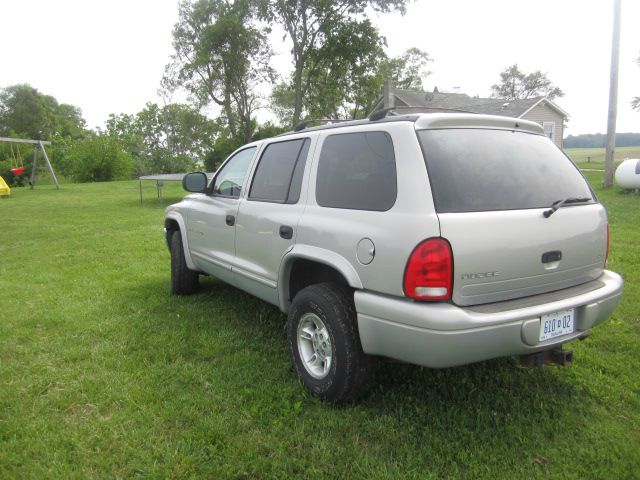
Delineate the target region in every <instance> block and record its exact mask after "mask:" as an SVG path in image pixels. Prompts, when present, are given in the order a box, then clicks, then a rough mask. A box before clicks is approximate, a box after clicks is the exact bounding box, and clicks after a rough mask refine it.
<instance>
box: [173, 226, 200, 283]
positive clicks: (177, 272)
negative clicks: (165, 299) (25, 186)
mask: <svg viewBox="0 0 640 480" xmlns="http://www.w3.org/2000/svg"><path fill="white" fill-rule="evenodd" d="M197 288H198V272H194V271H193V270H190V269H189V267H188V266H187V261H186V260H185V258H184V248H183V247H182V235H181V234H180V231H175V232H173V235H171V293H172V294H173V295H190V294H192V293H193V292H195V291H196V290H197Z"/></svg>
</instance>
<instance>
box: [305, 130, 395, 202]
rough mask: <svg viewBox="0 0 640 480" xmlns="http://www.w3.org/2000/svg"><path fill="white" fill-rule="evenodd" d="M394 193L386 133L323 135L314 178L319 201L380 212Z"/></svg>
mask: <svg viewBox="0 0 640 480" xmlns="http://www.w3.org/2000/svg"><path fill="white" fill-rule="evenodd" d="M396 195H397V181H396V160H395V155H394V152H393V143H392V142H391V137H390V136H389V135H388V134H387V133H385V132H366V133H346V134H341V135H331V136H329V137H327V138H326V140H325V141H324V144H323V145H322V152H321V153H320V160H319V162H318V175H317V180H316V199H317V201H318V204H319V205H321V206H323V207H334V208H350V209H355V210H374V211H381V212H382V211H385V210H389V209H390V208H391V207H392V206H393V204H394V203H395V201H396Z"/></svg>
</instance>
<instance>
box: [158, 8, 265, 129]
mask: <svg viewBox="0 0 640 480" xmlns="http://www.w3.org/2000/svg"><path fill="white" fill-rule="evenodd" d="M254 10H255V5H254V4H252V3H251V2H250V1H236V2H229V1H225V0H198V1H196V2H191V1H183V2H181V3H180V12H179V20H178V23H177V24H176V25H175V27H174V30H173V47H174V54H173V55H172V57H171V62H170V63H169V65H167V67H166V70H165V75H164V78H163V82H162V84H163V87H164V88H165V89H166V90H167V91H174V90H176V89H177V88H184V89H186V90H187V92H189V94H190V95H191V99H192V100H193V101H194V102H195V103H196V105H197V106H204V105H208V104H211V103H213V104H214V105H217V106H219V107H220V108H221V109H222V113H223V115H224V116H225V120H226V123H227V125H228V128H229V130H230V132H231V134H232V135H233V136H236V135H240V137H241V138H243V139H244V140H245V141H249V139H250V138H251V135H252V134H253V131H252V117H253V114H254V112H255V110H256V109H257V108H259V106H260V99H259V97H258V95H257V94H256V93H255V89H256V86H257V85H259V84H260V83H262V82H263V81H265V80H270V79H271V78H272V76H273V70H272V68H271V66H270V65H269V59H270V57H271V49H270V47H269V43H268V41H267V38H266V34H267V32H268V29H266V28H264V27H260V26H258V25H257V24H256V23H255V22H254V21H253V19H254Z"/></svg>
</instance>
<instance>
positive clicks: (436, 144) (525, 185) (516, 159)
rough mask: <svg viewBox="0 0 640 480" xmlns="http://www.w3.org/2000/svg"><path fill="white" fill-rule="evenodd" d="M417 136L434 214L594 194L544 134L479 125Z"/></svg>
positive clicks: (521, 206) (546, 204)
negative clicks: (432, 198) (423, 157)
mask: <svg viewBox="0 0 640 480" xmlns="http://www.w3.org/2000/svg"><path fill="white" fill-rule="evenodd" d="M418 138H419V139H420V142H421V144H422V149H423V152H424V154H425V159H426V163H427V170H428V172H429V178H430V181H431V188H432V190H433V197H434V202H435V205H436V210H437V212H438V213H449V212H482V211H490V210H520V209H529V208H545V207H550V206H551V205H552V204H553V203H554V202H556V201H558V200H561V199H564V198H574V197H575V198H582V197H588V198H589V199H591V201H590V202H588V203H593V201H595V197H594V195H593V193H592V191H591V189H590V187H589V185H588V184H587V182H586V180H585V179H584V178H583V177H582V175H581V174H580V172H579V170H578V169H577V167H576V166H575V165H574V164H573V163H572V162H571V160H569V159H568V158H567V157H566V156H565V155H564V154H563V153H562V152H561V151H560V150H559V149H558V148H557V147H556V146H555V145H554V144H553V143H552V142H551V141H550V140H549V139H548V138H546V137H544V136H542V135H533V134H529V133H523V132H516V131H509V130H482V129H449V130H422V131H419V132H418Z"/></svg>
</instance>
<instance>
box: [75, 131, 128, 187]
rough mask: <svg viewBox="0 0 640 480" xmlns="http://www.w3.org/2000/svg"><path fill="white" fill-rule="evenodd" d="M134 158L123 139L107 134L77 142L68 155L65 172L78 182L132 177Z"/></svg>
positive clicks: (106, 180)
mask: <svg viewBox="0 0 640 480" xmlns="http://www.w3.org/2000/svg"><path fill="white" fill-rule="evenodd" d="M132 170H133V158H132V157H131V155H130V154H129V153H128V152H126V151H125V150H124V148H123V145H122V144H121V143H120V141H119V140H118V139H116V138H114V137H111V136H109V135H104V134H98V135H94V134H92V135H89V136H87V137H86V138H84V139H81V140H77V141H75V142H73V143H72V144H71V145H70V147H69V150H68V152H67V154H66V156H65V160H64V171H65V174H66V175H67V176H68V177H69V178H71V179H72V180H73V181H75V182H108V181H111V180H129V179H130V178H131V173H132Z"/></svg>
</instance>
